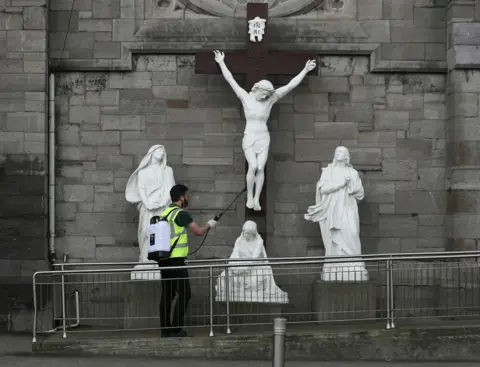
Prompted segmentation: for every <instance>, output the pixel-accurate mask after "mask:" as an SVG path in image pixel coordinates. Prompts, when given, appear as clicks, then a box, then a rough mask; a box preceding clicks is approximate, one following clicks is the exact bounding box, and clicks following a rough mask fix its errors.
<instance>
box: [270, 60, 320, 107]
mask: <svg viewBox="0 0 480 367" xmlns="http://www.w3.org/2000/svg"><path fill="white" fill-rule="evenodd" d="M315 66H316V64H315V61H313V60H308V61H307V63H306V64H305V67H304V68H303V70H302V71H301V72H300V73H299V74H298V75H297V76H296V77H295V78H293V79H292V80H290V83H288V84H287V85H284V86H283V87H280V88H278V89H277V90H275V94H274V95H275V97H276V99H277V100H279V99H281V98H283V97H285V96H286V95H287V94H288V93H290V92H291V91H292V90H293V89H295V88H296V87H298V85H299V84H300V83H301V82H302V80H303V78H305V76H306V75H307V74H308V73H309V72H310V71H312V70H313V69H314V68H315Z"/></svg>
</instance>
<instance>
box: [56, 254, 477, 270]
mask: <svg viewBox="0 0 480 367" xmlns="http://www.w3.org/2000/svg"><path fill="white" fill-rule="evenodd" d="M477 254H480V251H442V252H433V251H430V252H405V253H388V254H363V255H358V256H355V257H356V258H361V259H370V258H376V259H378V258H381V259H384V260H385V259H390V258H392V257H395V258H398V257H402V258H403V257H408V256H431V257H433V258H437V257H438V256H445V255H477ZM342 258H347V259H348V258H349V257H348V256H331V257H327V256H310V257H306V256H303V257H272V258H268V261H269V262H273V261H297V260H298V261H304V260H326V259H329V260H330V259H342ZM235 261H252V262H253V261H265V259H258V258H255V259H205V260H187V261H186V263H187V264H190V263H192V264H196V263H207V264H208V263H227V262H235ZM132 265H133V266H135V265H152V263H151V262H87V263H85V262H84V263H68V262H67V263H65V262H64V263H54V264H53V267H62V266H77V267H83V266H132ZM154 265H155V264H154Z"/></svg>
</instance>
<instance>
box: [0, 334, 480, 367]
mask: <svg viewBox="0 0 480 367" xmlns="http://www.w3.org/2000/svg"><path fill="white" fill-rule="evenodd" d="M31 342H32V336H31V335H26V334H0V366H1V367H13V366H18V367H73V366H76V367H107V366H111V365H114V366H115V367H131V366H134V367H153V366H155V367H161V366H162V365H165V366H168V367H185V366H189V367H223V366H228V367H271V365H272V362H270V361H216V360H185V359H176V360H164V359H160V360H159V359H157V358H138V357H74V356H72V357H52V356H36V355H33V354H32V352H31ZM451 365H452V363H448V362H445V363H438V362H433V363H430V362H424V363H402V362H394V363H389V362H293V361H292V362H291V361H287V362H286V363H285V367H447V366H451ZM455 367H478V362H477V363H473V362H472V363H460V362H455Z"/></svg>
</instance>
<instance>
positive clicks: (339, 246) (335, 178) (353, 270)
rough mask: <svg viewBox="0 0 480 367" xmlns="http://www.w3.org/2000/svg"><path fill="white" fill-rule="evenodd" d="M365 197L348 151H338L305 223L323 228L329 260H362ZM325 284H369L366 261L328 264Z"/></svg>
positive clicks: (325, 172)
mask: <svg viewBox="0 0 480 367" xmlns="http://www.w3.org/2000/svg"><path fill="white" fill-rule="evenodd" d="M363 197H364V191H363V185H362V181H361V180H360V176H359V175H358V172H357V171H356V170H355V169H354V168H353V167H352V166H351V165H350V154H349V152H348V149H347V148H345V147H337V148H336V149H335V156H334V159H333V163H331V164H329V165H328V167H326V168H323V172H322V175H321V177H320V180H319V181H318V183H317V193H316V203H315V205H312V206H310V207H309V208H308V211H307V214H305V219H307V220H310V221H312V222H318V223H319V224H320V230H321V232H322V239H323V243H324V245H325V256H326V257H332V256H349V257H350V259H351V260H359V259H358V258H356V259H355V256H358V255H361V254H362V245H361V243H360V220H359V217H358V206H357V201H360V200H362V199H363ZM322 280H324V281H334V282H335V281H337V282H354V281H366V280H368V272H367V270H366V268H365V263H364V262H363V261H359V262H353V261H347V262H342V263H327V264H325V265H324V266H323V272H322Z"/></svg>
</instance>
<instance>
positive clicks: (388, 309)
mask: <svg viewBox="0 0 480 367" xmlns="http://www.w3.org/2000/svg"><path fill="white" fill-rule="evenodd" d="M389 267H390V260H387V262H386V264H385V282H386V285H385V289H386V291H387V296H386V297H385V299H386V300H387V309H386V311H387V326H386V327H387V329H390V307H391V306H390V272H389Z"/></svg>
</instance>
